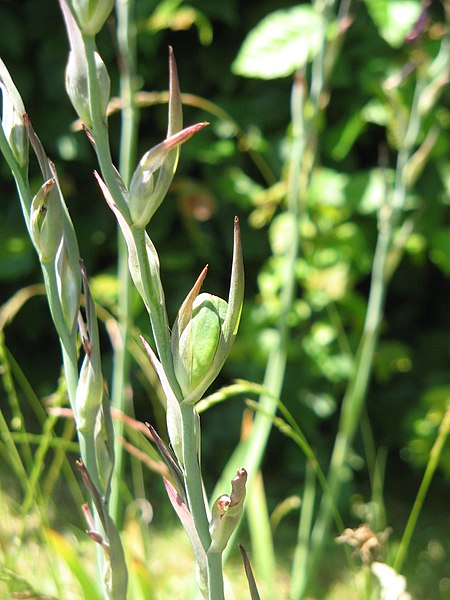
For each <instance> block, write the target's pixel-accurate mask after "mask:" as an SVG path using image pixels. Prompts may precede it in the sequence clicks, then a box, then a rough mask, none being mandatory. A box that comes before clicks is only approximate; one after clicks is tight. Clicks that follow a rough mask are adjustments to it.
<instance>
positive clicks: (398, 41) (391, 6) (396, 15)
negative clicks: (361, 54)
mask: <svg viewBox="0 0 450 600" xmlns="http://www.w3.org/2000/svg"><path fill="white" fill-rule="evenodd" d="M365 2H366V6H367V9H368V11H369V14H370V16H371V17H372V19H373V22H374V23H375V25H376V27H377V29H378V32H379V34H380V35H381V37H382V38H383V39H384V40H385V41H386V42H387V43H388V44H389V45H390V46H393V47H394V48H398V47H399V46H401V45H402V44H403V43H404V41H405V38H406V36H407V34H408V33H409V31H411V29H412V28H413V27H414V24H415V22H416V21H417V19H418V18H419V15H420V10H421V5H422V3H421V2H420V0H365Z"/></svg>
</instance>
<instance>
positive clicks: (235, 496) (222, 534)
mask: <svg viewBox="0 0 450 600" xmlns="http://www.w3.org/2000/svg"><path fill="white" fill-rule="evenodd" d="M246 483H247V471H246V470H245V469H242V468H241V469H238V471H237V473H236V477H235V478H234V479H233V480H232V482H231V490H232V491H231V496H228V495H223V496H220V498H218V499H217V500H216V501H215V502H214V505H213V508H212V516H211V523H210V526H209V532H210V534H211V545H210V547H209V549H208V554H213V553H222V552H223V551H224V550H225V548H226V545H227V544H228V540H229V539H230V537H231V535H232V533H233V531H234V530H235V529H236V527H237V525H238V523H239V520H240V518H241V515H242V511H243V510H244V499H245V485H246Z"/></svg>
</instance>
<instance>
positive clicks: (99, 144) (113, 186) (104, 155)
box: [83, 35, 130, 222]
mask: <svg viewBox="0 0 450 600" xmlns="http://www.w3.org/2000/svg"><path fill="white" fill-rule="evenodd" d="M83 40H84V44H85V50H86V62H87V67H88V80H89V81H88V88H89V103H90V107H91V119H92V136H93V138H94V140H95V151H96V154H97V159H98V162H99V165H100V169H101V172H102V175H103V178H104V180H105V182H106V185H107V186H108V189H109V191H110V192H111V194H112V197H113V198H114V201H115V202H116V204H117V206H118V207H119V209H120V211H121V213H122V214H123V215H124V216H125V218H127V220H128V222H129V221H130V211H129V209H128V205H127V203H126V200H125V198H124V197H123V194H122V191H121V189H120V187H119V183H118V181H117V173H116V171H115V169H114V165H113V162H112V158H111V148H110V145H109V135H108V126H107V124H106V122H105V121H104V117H103V114H102V112H101V107H100V103H99V102H98V98H99V97H100V91H99V85H98V80H97V69H96V64H95V52H96V45H95V38H93V37H92V36H88V35H84V36H83Z"/></svg>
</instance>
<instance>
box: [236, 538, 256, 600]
mask: <svg viewBox="0 0 450 600" xmlns="http://www.w3.org/2000/svg"><path fill="white" fill-rule="evenodd" d="M239 550H240V551H241V556H242V560H243V562H244V569H245V574H246V575H247V580H248V587H249V589H250V596H251V599H252V600H259V598H260V596H259V593H258V588H257V587H256V581H255V577H254V575H253V571H252V567H251V565H250V560H249V558H248V555H247V552H246V551H245V548H244V546H241V544H239Z"/></svg>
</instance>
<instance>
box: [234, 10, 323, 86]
mask: <svg viewBox="0 0 450 600" xmlns="http://www.w3.org/2000/svg"><path fill="white" fill-rule="evenodd" d="M324 28H325V27H324V21H323V19H322V17H321V16H320V15H319V14H318V13H317V12H316V11H315V10H314V8H313V7H312V6H296V7H294V8H290V9H286V10H277V11H276V12H273V13H271V14H270V15H268V16H267V17H265V18H264V19H262V21H260V22H259V23H258V25H257V26H256V27H255V28H254V29H253V30H252V31H251V32H250V33H249V34H248V36H247V38H246V39H245V40H244V43H243V44H242V46H241V49H240V51H239V53H238V55H237V57H236V59H235V61H234V62H233V65H232V70H233V72H234V73H236V74H237V75H242V76H243V77H255V78H259V79H275V78H277V77H287V76H289V75H292V73H294V72H295V71H296V70H297V69H299V68H300V67H303V66H304V65H305V64H306V63H307V62H308V61H309V60H311V59H313V58H314V56H316V54H317V53H318V52H319V50H320V47H321V43H322V39H323V35H324Z"/></svg>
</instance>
